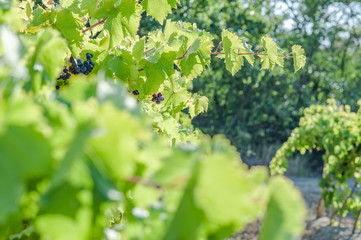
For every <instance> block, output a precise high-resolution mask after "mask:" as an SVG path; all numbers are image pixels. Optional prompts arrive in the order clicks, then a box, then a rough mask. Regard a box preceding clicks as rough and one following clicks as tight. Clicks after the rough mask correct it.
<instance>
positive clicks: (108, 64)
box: [103, 50, 138, 83]
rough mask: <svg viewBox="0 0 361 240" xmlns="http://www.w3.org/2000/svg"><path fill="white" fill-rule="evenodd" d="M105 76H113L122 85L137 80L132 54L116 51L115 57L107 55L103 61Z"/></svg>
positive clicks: (136, 69) (136, 70)
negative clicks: (121, 82)
mask: <svg viewBox="0 0 361 240" xmlns="http://www.w3.org/2000/svg"><path fill="white" fill-rule="evenodd" d="M103 65H104V69H105V73H106V76H107V77H109V78H113V74H115V76H116V77H118V78H119V79H120V80H121V81H123V82H124V83H128V81H129V80H136V79H137V78H138V68H137V65H136V62H135V60H134V58H133V56H132V54H131V53H130V52H129V51H127V50H120V51H117V53H116V55H108V56H107V57H106V59H104V61H103Z"/></svg>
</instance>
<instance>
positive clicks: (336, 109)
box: [270, 100, 361, 232]
mask: <svg viewBox="0 0 361 240" xmlns="http://www.w3.org/2000/svg"><path fill="white" fill-rule="evenodd" d="M360 113H361V111H360V109H359V110H358V111H357V112H351V109H350V106H348V105H346V106H342V105H341V106H337V104H336V102H335V101H334V100H329V101H328V105H326V106H322V105H314V106H311V107H309V108H307V109H305V111H304V117H303V118H301V120H300V123H299V127H298V128H296V129H294V130H293V132H292V134H291V136H290V138H289V139H288V140H287V142H285V143H284V144H283V145H282V147H281V148H280V149H279V150H278V151H277V153H276V156H275V157H274V158H273V159H272V162H271V164H270V168H271V171H272V172H273V173H274V174H276V173H283V172H284V171H285V170H286V168H287V165H288V164H287V157H289V156H290V155H291V154H292V153H293V152H295V151H300V152H301V153H302V154H304V153H305V152H306V151H322V150H324V151H325V153H324V155H323V161H324V168H323V177H322V179H321V181H320V183H319V185H320V187H321V188H322V198H323V201H324V203H325V206H326V207H332V208H333V213H331V214H330V219H331V220H330V221H331V223H334V221H335V217H336V216H337V215H338V216H339V221H338V225H340V224H341V222H342V218H343V217H344V216H345V215H347V214H348V213H352V214H353V216H354V218H355V224H354V228H353V232H355V230H356V226H357V222H358V220H359V217H360V212H361V206H360V205H359V202H360V196H359V194H358V193H357V191H356V189H357V187H358V186H359V183H360V180H361V174H360V169H361V168H360V167H361V165H360V163H361V161H360V154H361V148H360V147H359V146H360V144H361V138H360V134H359V133H360V131H361V122H360V119H361V118H360ZM349 180H351V181H352V182H353V184H352V186H350V185H349V184H347V182H348V181H349Z"/></svg>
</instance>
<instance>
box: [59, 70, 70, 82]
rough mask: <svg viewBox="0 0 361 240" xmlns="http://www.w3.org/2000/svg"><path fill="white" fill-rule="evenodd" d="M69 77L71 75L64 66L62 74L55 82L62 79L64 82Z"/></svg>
mask: <svg viewBox="0 0 361 240" xmlns="http://www.w3.org/2000/svg"><path fill="white" fill-rule="evenodd" d="M70 77H71V73H70V72H69V70H68V68H67V67H66V66H65V67H64V68H63V73H62V74H60V76H59V77H58V78H57V80H59V79H62V80H64V81H66V80H68V79H69V78H70Z"/></svg>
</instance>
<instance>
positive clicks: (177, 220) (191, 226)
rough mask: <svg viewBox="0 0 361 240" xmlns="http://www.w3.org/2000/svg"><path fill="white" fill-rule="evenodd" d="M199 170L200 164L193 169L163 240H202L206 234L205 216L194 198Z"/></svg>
mask: <svg viewBox="0 0 361 240" xmlns="http://www.w3.org/2000/svg"><path fill="white" fill-rule="evenodd" d="M198 169H199V164H196V165H195V166H194V168H193V174H192V175H193V176H192V177H191V179H190V180H189V181H188V183H187V186H186V188H185V190H184V191H183V196H182V198H181V201H180V203H179V205H178V207H177V210H176V212H175V214H174V216H173V219H172V221H171V223H170V225H169V227H168V228H167V229H166V233H165V236H164V237H163V238H162V239H189V240H195V239H202V237H201V234H202V233H203V232H204V229H203V228H204V227H203V226H202V223H203V222H204V221H205V216H204V213H203V211H202V210H201V209H200V208H199V207H198V206H197V204H196V200H195V196H194V193H195V192H194V188H195V182H196V179H197V172H198ZM208 188H209V187H208Z"/></svg>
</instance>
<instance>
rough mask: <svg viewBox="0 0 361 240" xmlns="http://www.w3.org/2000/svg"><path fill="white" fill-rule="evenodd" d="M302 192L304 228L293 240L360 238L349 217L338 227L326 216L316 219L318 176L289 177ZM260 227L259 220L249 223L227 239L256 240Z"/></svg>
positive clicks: (358, 231)
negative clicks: (304, 212) (305, 206)
mask: <svg viewBox="0 0 361 240" xmlns="http://www.w3.org/2000/svg"><path fill="white" fill-rule="evenodd" d="M289 178H290V179H291V180H292V181H293V183H294V185H295V186H296V187H297V188H298V189H299V190H300V191H301V192H302V195H303V197H304V199H305V201H306V204H307V207H308V217H307V219H306V222H305V225H306V230H305V233H304V234H303V236H302V237H301V238H295V239H294V240H361V233H360V230H356V232H355V234H352V228H353V223H354V221H353V220H352V219H351V218H346V219H344V220H343V222H342V224H341V226H340V227H338V226H330V225H329V223H330V220H329V218H328V217H323V218H319V219H316V217H315V216H316V208H317V204H318V201H319V199H320V196H321V189H320V188H319V186H318V182H319V180H320V179H319V178H303V177H289ZM259 229H260V221H257V222H255V223H252V224H249V225H248V226H247V227H246V229H245V230H244V231H243V232H241V233H239V234H237V235H236V236H234V237H232V238H230V239H229V240H256V239H257V238H258V232H259Z"/></svg>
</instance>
